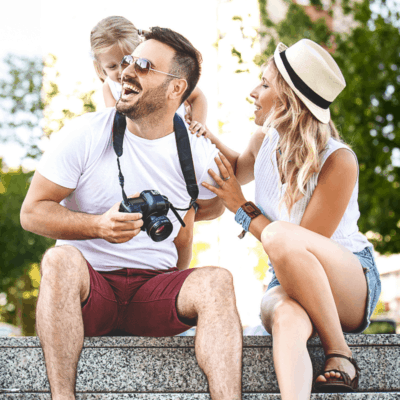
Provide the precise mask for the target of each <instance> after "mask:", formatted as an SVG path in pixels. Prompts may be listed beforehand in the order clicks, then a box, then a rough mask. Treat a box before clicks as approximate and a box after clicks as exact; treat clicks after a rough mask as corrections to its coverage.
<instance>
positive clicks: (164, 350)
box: [0, 335, 400, 400]
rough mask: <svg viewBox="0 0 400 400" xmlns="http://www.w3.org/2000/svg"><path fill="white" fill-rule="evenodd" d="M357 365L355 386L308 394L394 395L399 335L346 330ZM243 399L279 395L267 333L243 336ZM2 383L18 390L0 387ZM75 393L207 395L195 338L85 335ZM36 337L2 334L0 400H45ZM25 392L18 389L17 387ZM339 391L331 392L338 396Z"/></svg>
mask: <svg viewBox="0 0 400 400" xmlns="http://www.w3.org/2000/svg"><path fill="white" fill-rule="evenodd" d="M345 337H346V341H347V343H348V344H349V346H350V347H351V349H352V351H353V356H354V357H355V358H356V359H357V362H358V364H359V366H360V367H361V369H362V374H361V380H360V392H361V393H358V394H352V395H347V397H344V396H345V395H343V394H341V395H340V397H337V395H332V396H333V397H332V396H330V397H329V396H328V397H327V395H323V396H322V397H321V395H313V397H312V399H322V398H323V399H329V400H331V399H339V398H340V399H357V400H364V399H368V400H370V399H371V400H372V399H399V400H400V395H399V393H400V335H345ZM243 345H244V346H243V379H242V382H243V383H242V386H243V392H244V393H245V396H244V400H264V399H273V400H277V399H279V398H280V397H279V395H278V394H277V393H279V388H278V384H277V381H276V375H275V372H274V368H273V362H272V338H271V337H268V336H259V337H257V336H251V337H244V340H243ZM308 346H309V352H310V355H311V359H312V362H313V368H314V375H316V374H317V373H318V372H319V371H320V370H321V368H322V366H323V360H324V355H323V351H322V348H321V344H320V341H319V339H318V338H314V339H311V340H309V342H308ZM2 389H3V390H4V389H18V390H19V393H20V394H18V392H15V393H8V394H6V393H4V392H3V394H1V391H2ZM76 390H77V393H79V395H78V397H77V398H78V399H85V400H92V399H93V400H94V399H104V400H111V399H116V400H122V399H128V398H129V399H144V398H146V399H149V400H167V399H168V400H189V399H194V400H208V399H209V397H208V395H207V394H206V393H208V386H207V381H206V378H205V375H204V374H203V372H202V371H201V369H200V368H199V366H198V364H197V361H196V358H195V353H194V338H193V337H171V338H144V337H100V338H85V341H84V348H83V350H82V354H81V357H80V360H79V364H78V373H77V385H76ZM48 392H49V385H48V381H47V377H46V370H45V365H44V359H43V353H42V349H41V347H40V343H39V339H38V338H37V337H15V338H4V337H3V338H0V400H5V399H7V400H9V399H16V400H19V399H27V400H32V399H38V400H45V399H46V400H47V399H50V397H49V395H48ZM22 393H23V394H22ZM335 396H336V397H335Z"/></svg>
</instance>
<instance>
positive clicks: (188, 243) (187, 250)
mask: <svg viewBox="0 0 400 400" xmlns="http://www.w3.org/2000/svg"><path fill="white" fill-rule="evenodd" d="M194 216H195V212H194V208H193V207H192V208H191V209H190V210H189V211H188V212H187V213H186V215H185V218H184V219H183V221H184V222H185V224H186V227H185V228H184V227H183V226H182V227H181V229H180V231H179V233H178V236H177V237H176V238H175V239H174V244H175V247H176V250H177V252H178V263H177V265H176V266H177V268H178V269H180V270H183V269H187V268H188V267H189V265H190V261H191V260H192V246H193V228H194Z"/></svg>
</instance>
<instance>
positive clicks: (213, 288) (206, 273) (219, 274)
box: [197, 267, 234, 295]
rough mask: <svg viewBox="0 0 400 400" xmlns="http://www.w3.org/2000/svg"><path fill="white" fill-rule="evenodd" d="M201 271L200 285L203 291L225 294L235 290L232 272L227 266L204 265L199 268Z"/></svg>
mask: <svg viewBox="0 0 400 400" xmlns="http://www.w3.org/2000/svg"><path fill="white" fill-rule="evenodd" d="M197 271H198V272H199V274H198V275H199V276H198V277H197V278H198V279H199V287H200V288H201V291H202V292H204V293H208V294H211V295H213V294H220V293H224V294H225V295H229V294H232V293H233V292H234V286H233V277H232V274H231V273H230V272H229V271H228V270H227V269H225V268H220V267H204V268H199V269H198V270H197Z"/></svg>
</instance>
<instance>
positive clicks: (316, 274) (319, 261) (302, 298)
mask: <svg viewBox="0 0 400 400" xmlns="http://www.w3.org/2000/svg"><path fill="white" fill-rule="evenodd" d="M261 240H262V244H263V246H264V250H265V251H266V253H267V254H268V256H269V257H270V259H271V262H272V264H273V265H274V269H275V273H276V276H277V278H278V280H279V282H280V283H281V285H282V287H283V289H284V291H285V292H286V293H287V295H288V296H289V297H290V298H292V299H294V300H296V301H297V302H298V303H299V304H300V305H301V306H302V307H303V308H304V310H305V311H306V312H307V314H308V315H309V317H310V319H311V321H312V322H313V324H314V326H315V328H316V330H317V332H318V334H319V336H320V338H321V342H322V346H323V348H324V351H325V354H331V353H340V354H343V355H346V356H351V350H350V348H349V347H348V346H347V344H346V341H345V339H344V335H343V331H345V332H346V331H348V332H350V331H353V330H355V329H357V328H358V327H359V326H360V325H361V323H362V321H363V317H364V312H365V307H366V299H367V284H366V279H365V276H364V273H363V270H362V267H361V264H360V262H359V261H358V259H357V257H355V256H354V254H353V253H351V252H350V251H349V250H347V249H346V248H344V247H343V246H341V245H339V244H337V243H335V242H334V241H332V240H331V239H328V238H326V237H323V236H322V235H319V234H317V233H315V232H312V231H309V230H308V229H305V228H302V227H300V226H297V225H294V224H290V223H287V222H281V221H279V222H274V223H272V224H270V225H268V226H267V227H266V228H265V230H264V231H263V234H262V238H261ZM331 368H337V369H342V370H343V371H345V372H347V373H348V374H349V375H350V377H351V378H352V377H354V376H355V369H354V367H353V366H352V364H351V363H350V362H349V361H347V360H344V359H341V358H332V359H329V360H328V362H327V364H326V369H331ZM332 375H334V374H332ZM326 376H327V377H328V376H329V375H326ZM336 376H337V377H340V375H339V374H337V375H336ZM317 379H318V380H319V381H325V380H326V379H325V378H324V377H323V376H320V377H318V378H317Z"/></svg>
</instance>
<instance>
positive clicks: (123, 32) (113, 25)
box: [90, 16, 141, 82]
mask: <svg viewBox="0 0 400 400" xmlns="http://www.w3.org/2000/svg"><path fill="white" fill-rule="evenodd" d="M140 43H141V39H140V37H139V33H138V30H137V29H136V27H135V25H133V24H132V22H130V21H128V20H127V19H126V18H124V17H116V16H113V17H107V18H104V19H102V20H101V21H100V22H99V23H98V24H97V25H96V26H95V27H94V28H93V29H92V31H91V32H90V47H91V52H92V57H93V65H94V69H95V71H96V74H97V76H98V77H99V78H100V80H101V81H102V82H104V81H105V79H106V78H107V74H106V73H105V71H104V70H103V68H102V67H101V64H100V62H99V61H98V58H97V57H98V55H99V54H102V53H106V52H107V51H109V50H110V49H111V48H112V47H113V46H115V45H118V46H119V48H120V49H121V50H122V51H123V52H124V53H126V54H132V53H133V51H134V50H135V49H136V47H137V46H138V45H139V44H140Z"/></svg>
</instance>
